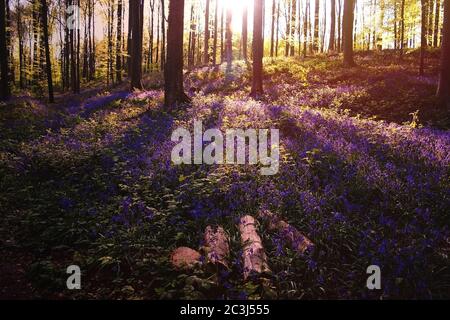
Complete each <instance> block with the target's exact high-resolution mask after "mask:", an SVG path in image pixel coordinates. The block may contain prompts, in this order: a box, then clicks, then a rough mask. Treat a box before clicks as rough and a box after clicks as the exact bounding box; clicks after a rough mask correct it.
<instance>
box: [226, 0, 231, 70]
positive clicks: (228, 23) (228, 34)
mask: <svg viewBox="0 0 450 320" xmlns="http://www.w3.org/2000/svg"><path fill="white" fill-rule="evenodd" d="M232 19H233V11H232V8H230V7H228V8H227V13H226V27H225V28H226V31H225V42H226V43H225V56H226V60H227V74H229V73H230V72H231V64H232V63H233V31H232V29H231V22H232Z"/></svg>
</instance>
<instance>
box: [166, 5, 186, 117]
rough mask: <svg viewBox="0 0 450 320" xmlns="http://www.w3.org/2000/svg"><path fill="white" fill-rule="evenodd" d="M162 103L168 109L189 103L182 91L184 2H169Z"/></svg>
mask: <svg viewBox="0 0 450 320" xmlns="http://www.w3.org/2000/svg"><path fill="white" fill-rule="evenodd" d="M168 23H169V28H168V31H167V65H166V68H165V69H164V80H165V86H164V102H165V106H166V107H168V108H172V107H175V106H176V105H177V104H180V103H185V102H188V101H189V98H188V97H187V95H186V94H185V93H184V89H183V29H184V0H178V1H173V0H171V1H169V21H168Z"/></svg>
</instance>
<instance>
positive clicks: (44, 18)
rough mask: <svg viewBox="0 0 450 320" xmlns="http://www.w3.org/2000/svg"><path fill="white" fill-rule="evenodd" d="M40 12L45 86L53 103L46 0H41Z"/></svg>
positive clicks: (49, 99)
mask: <svg viewBox="0 0 450 320" xmlns="http://www.w3.org/2000/svg"><path fill="white" fill-rule="evenodd" d="M41 14H42V28H43V33H44V34H43V36H44V50H45V71H46V73H47V87H48V101H49V102H51V103H53V102H54V97H53V79H52V64H51V61H50V47H49V44H48V18H47V16H48V7H47V1H46V0H41Z"/></svg>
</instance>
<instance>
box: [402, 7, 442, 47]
mask: <svg viewBox="0 0 450 320" xmlns="http://www.w3.org/2000/svg"><path fill="white" fill-rule="evenodd" d="M403 1H404V0H403ZM444 1H445V0H444ZM435 10H436V11H435V14H434V38H433V47H435V48H437V47H438V46H439V43H438V40H439V22H440V15H441V1H440V0H436V9H435Z"/></svg>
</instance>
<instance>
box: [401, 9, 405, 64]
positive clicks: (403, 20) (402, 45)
mask: <svg viewBox="0 0 450 320" xmlns="http://www.w3.org/2000/svg"><path fill="white" fill-rule="evenodd" d="M400 15H401V20H402V21H401V22H402V29H401V30H400V59H401V58H402V57H403V49H404V45H405V0H402V7H401V11H400Z"/></svg>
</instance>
